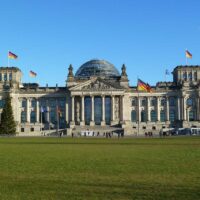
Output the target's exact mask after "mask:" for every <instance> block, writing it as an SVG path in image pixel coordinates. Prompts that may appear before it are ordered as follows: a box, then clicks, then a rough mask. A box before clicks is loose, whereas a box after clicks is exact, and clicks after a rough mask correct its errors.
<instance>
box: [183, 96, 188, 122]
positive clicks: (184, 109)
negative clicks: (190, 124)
mask: <svg viewBox="0 0 200 200" xmlns="http://www.w3.org/2000/svg"><path fill="white" fill-rule="evenodd" d="M183 114H184V115H183V120H184V121H186V120H187V107H186V103H185V97H183Z"/></svg>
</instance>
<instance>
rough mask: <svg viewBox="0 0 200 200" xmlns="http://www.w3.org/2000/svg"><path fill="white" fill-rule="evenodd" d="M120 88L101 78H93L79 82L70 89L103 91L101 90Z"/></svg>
mask: <svg viewBox="0 0 200 200" xmlns="http://www.w3.org/2000/svg"><path fill="white" fill-rule="evenodd" d="M116 89H122V88H121V87H120V86H118V85H114V84H112V83H110V82H107V81H105V80H103V79H101V78H93V79H91V80H89V81H86V82H84V83H80V84H78V85H76V86H74V87H72V88H70V90H71V91H77V90H78V91H103V90H116Z"/></svg>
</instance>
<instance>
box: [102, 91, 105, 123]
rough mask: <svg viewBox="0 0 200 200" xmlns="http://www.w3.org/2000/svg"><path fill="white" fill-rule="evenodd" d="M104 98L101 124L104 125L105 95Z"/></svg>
mask: <svg viewBox="0 0 200 200" xmlns="http://www.w3.org/2000/svg"><path fill="white" fill-rule="evenodd" d="M101 99H102V121H101V125H102V126H104V125H105V96H104V95H103V96H101Z"/></svg>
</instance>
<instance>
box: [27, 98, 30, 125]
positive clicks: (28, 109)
mask: <svg viewBox="0 0 200 200" xmlns="http://www.w3.org/2000/svg"><path fill="white" fill-rule="evenodd" d="M26 121H27V122H28V123H30V100H29V98H27V99H26Z"/></svg>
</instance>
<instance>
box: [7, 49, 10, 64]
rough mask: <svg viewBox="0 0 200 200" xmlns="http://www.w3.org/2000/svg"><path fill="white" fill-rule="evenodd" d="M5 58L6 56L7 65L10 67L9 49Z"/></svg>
mask: <svg viewBox="0 0 200 200" xmlns="http://www.w3.org/2000/svg"><path fill="white" fill-rule="evenodd" d="M7 58H8V67H10V60H9V51H8V55H7Z"/></svg>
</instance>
